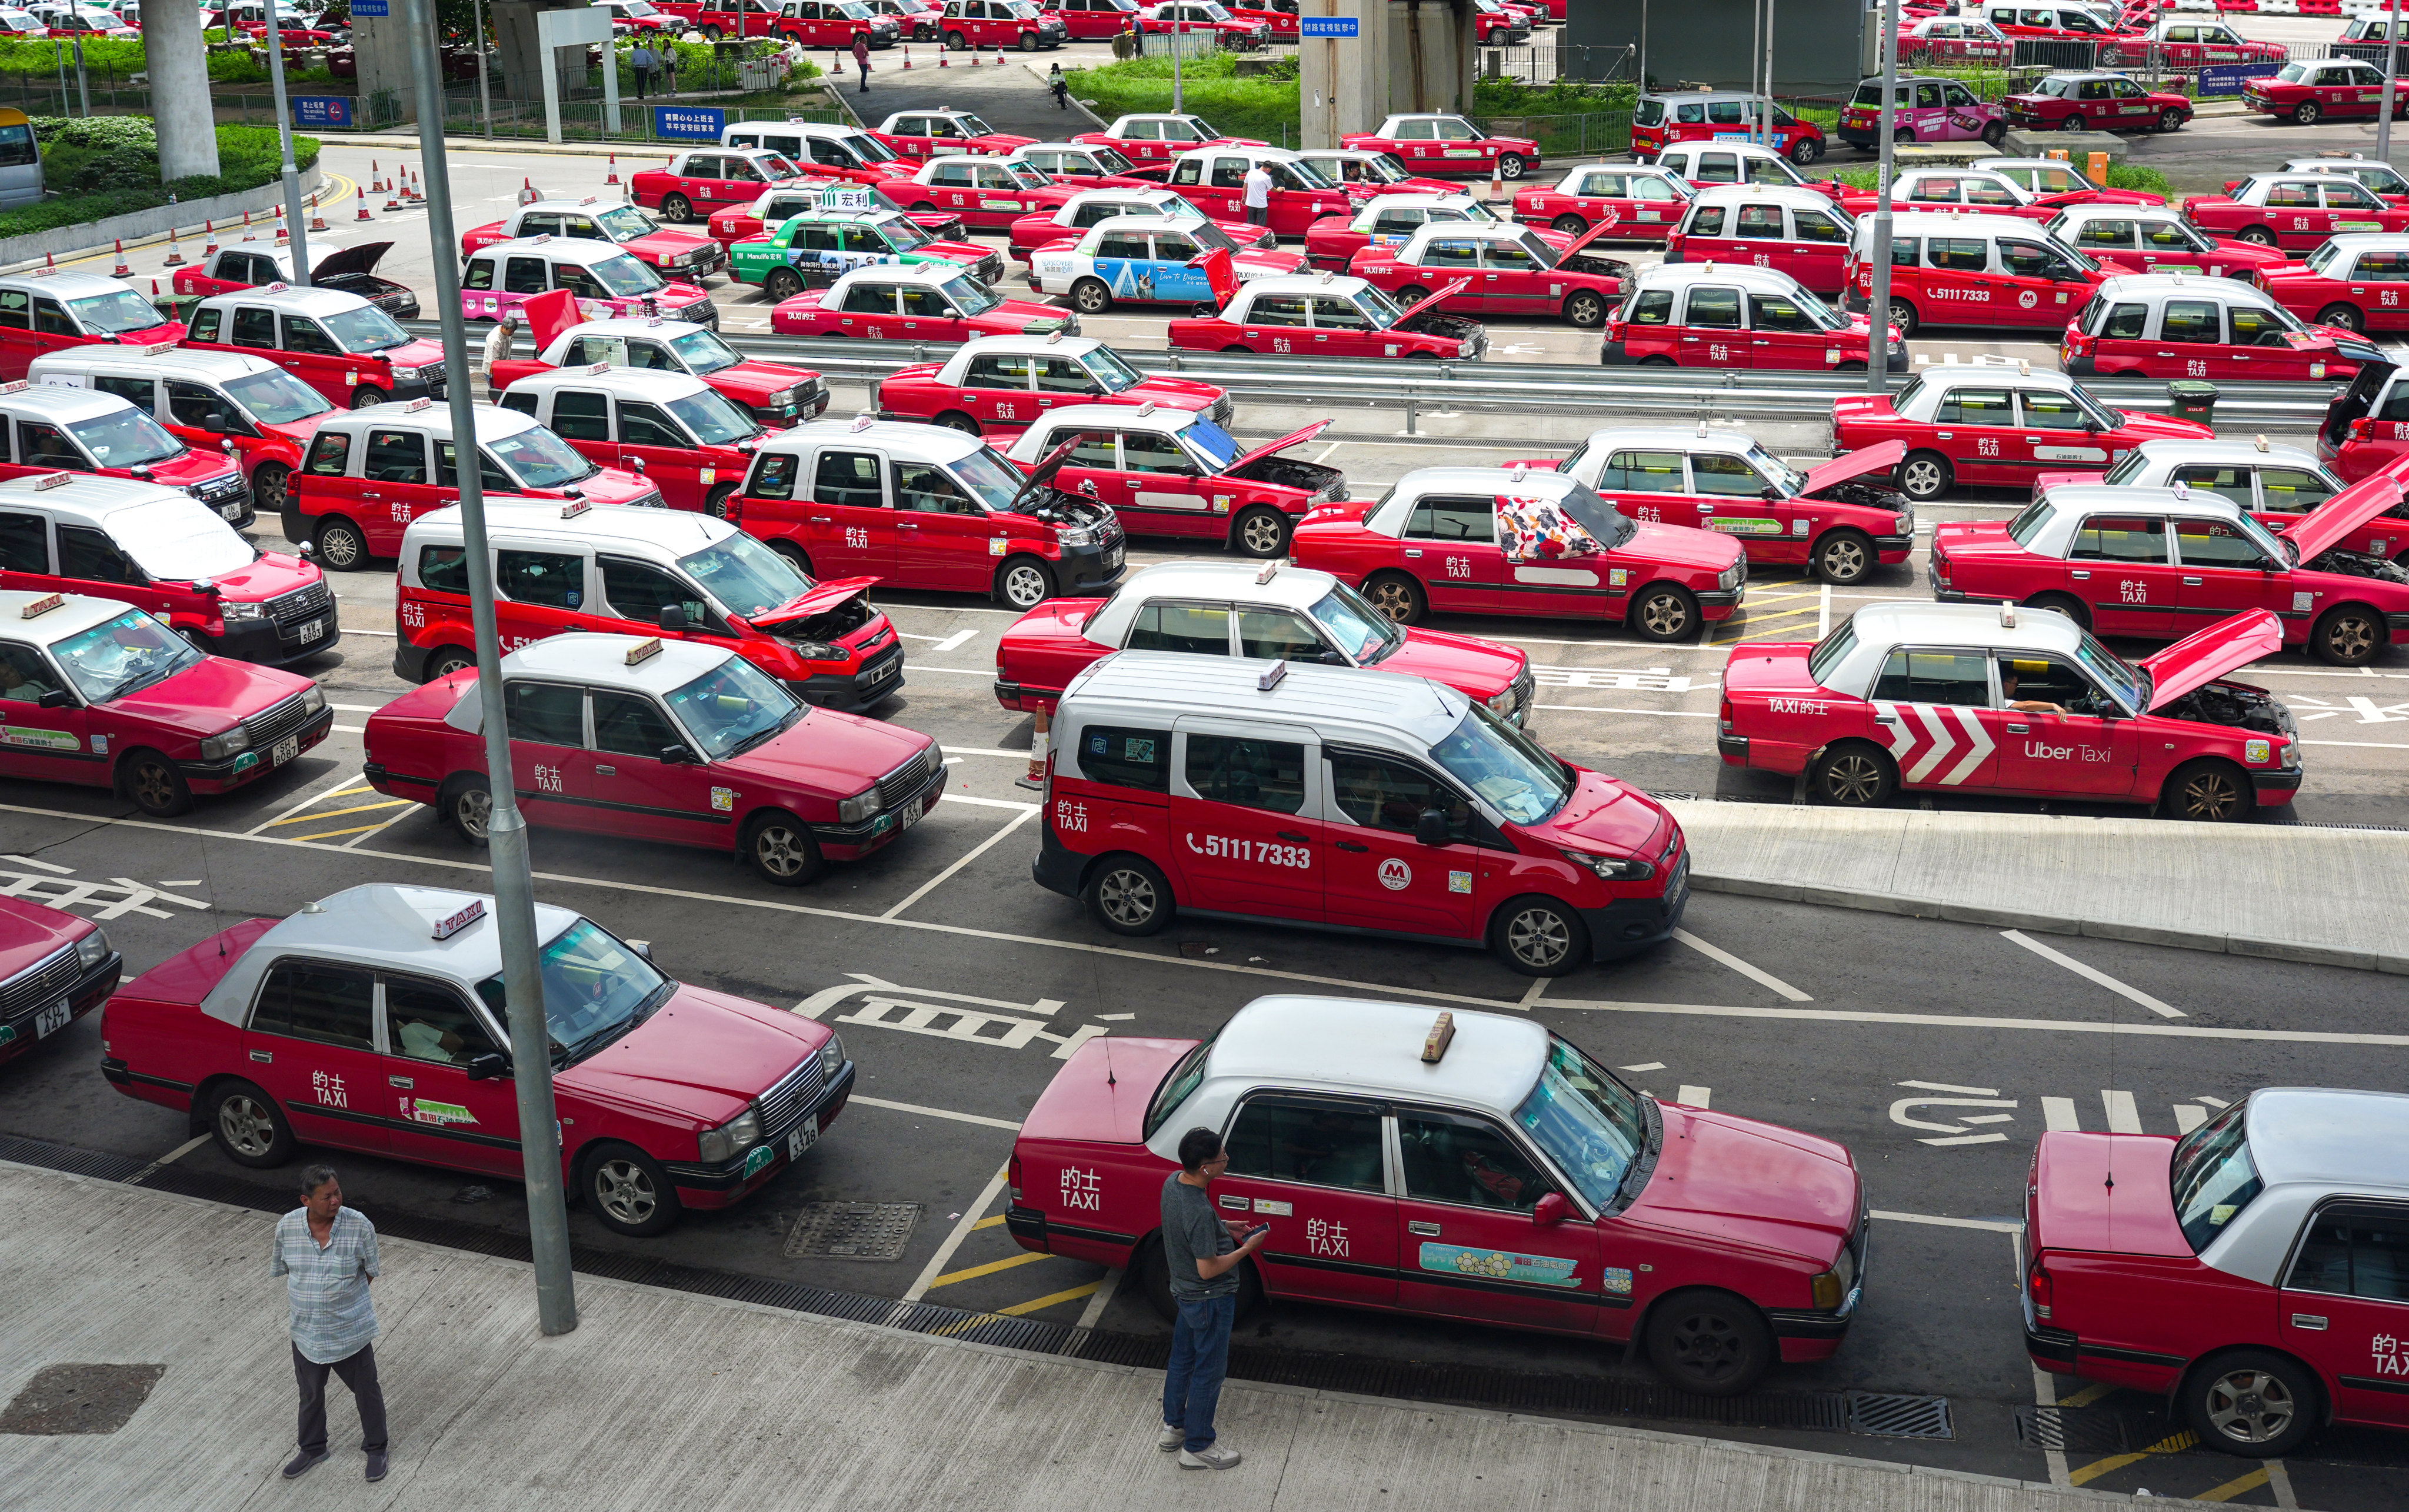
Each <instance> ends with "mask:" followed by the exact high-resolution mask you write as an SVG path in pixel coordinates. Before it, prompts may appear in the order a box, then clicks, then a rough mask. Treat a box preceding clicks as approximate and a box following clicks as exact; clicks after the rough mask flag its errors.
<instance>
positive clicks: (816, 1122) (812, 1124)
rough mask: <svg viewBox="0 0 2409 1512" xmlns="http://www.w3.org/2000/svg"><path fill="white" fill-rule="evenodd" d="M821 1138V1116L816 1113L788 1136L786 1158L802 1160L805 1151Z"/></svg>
mask: <svg viewBox="0 0 2409 1512" xmlns="http://www.w3.org/2000/svg"><path fill="white" fill-rule="evenodd" d="M819 1140H820V1116H819V1115H818V1114H816V1113H815V1114H813V1115H812V1116H810V1117H808V1118H806V1119H804V1120H803V1121H802V1123H801V1125H799V1126H798V1127H797V1128H796V1130H795V1131H794V1132H793V1133H791V1134H788V1135H787V1136H786V1159H789V1160H800V1159H802V1157H803V1152H804V1151H805V1150H807V1149H810V1148H811V1147H812V1146H813V1145H816V1144H818V1143H819Z"/></svg>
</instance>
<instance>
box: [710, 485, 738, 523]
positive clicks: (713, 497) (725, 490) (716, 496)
mask: <svg viewBox="0 0 2409 1512" xmlns="http://www.w3.org/2000/svg"><path fill="white" fill-rule="evenodd" d="M733 497H736V485H735V484H734V483H721V484H720V485H719V486H718V487H716V488H714V489H713V490H712V491H711V492H710V494H709V495H707V496H706V497H704V498H703V501H702V512H703V513H705V514H708V515H710V516H711V517H712V518H713V519H714V520H725V519H727V518H728V500H729V499H731V498H733Z"/></svg>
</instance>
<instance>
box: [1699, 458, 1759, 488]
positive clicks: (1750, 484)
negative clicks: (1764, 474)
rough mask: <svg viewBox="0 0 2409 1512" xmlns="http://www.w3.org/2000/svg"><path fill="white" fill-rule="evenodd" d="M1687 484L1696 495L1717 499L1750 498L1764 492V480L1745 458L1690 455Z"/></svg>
mask: <svg viewBox="0 0 2409 1512" xmlns="http://www.w3.org/2000/svg"><path fill="white" fill-rule="evenodd" d="M1690 485H1691V487H1692V488H1694V489H1695V491H1697V492H1698V493H1701V494H1711V495H1714V496H1715V497H1720V498H1754V497H1756V496H1757V495H1759V494H1761V493H1763V492H1765V480H1764V479H1763V478H1760V477H1758V476H1757V474H1756V469H1755V468H1752V467H1750V466H1749V465H1748V462H1747V460H1746V459H1745V458H1742V457H1736V456H1728V455H1724V454H1720V453H1712V452H1710V453H1707V454H1703V455H1700V454H1692V456H1691V457H1690Z"/></svg>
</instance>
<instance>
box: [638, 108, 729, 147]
mask: <svg viewBox="0 0 2409 1512" xmlns="http://www.w3.org/2000/svg"><path fill="white" fill-rule="evenodd" d="M727 124H728V112H727V111H726V110H723V109H721V108H719V107H717V106H711V105H656V106H654V107H653V135H654V136H656V137H660V138H661V139H662V140H664V141H671V142H716V141H717V140H719V133H720V131H721V129H722V128H724V127H725V126H726V125H727Z"/></svg>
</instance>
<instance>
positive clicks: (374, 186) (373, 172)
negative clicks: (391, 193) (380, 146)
mask: <svg viewBox="0 0 2409 1512" xmlns="http://www.w3.org/2000/svg"><path fill="white" fill-rule="evenodd" d="M383 188H384V185H382V184H381V183H379V182H377V162H376V159H374V158H370V159H368V188H367V190H366V193H368V194H378V193H380V192H382V190H383Z"/></svg>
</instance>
